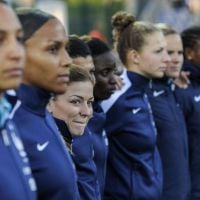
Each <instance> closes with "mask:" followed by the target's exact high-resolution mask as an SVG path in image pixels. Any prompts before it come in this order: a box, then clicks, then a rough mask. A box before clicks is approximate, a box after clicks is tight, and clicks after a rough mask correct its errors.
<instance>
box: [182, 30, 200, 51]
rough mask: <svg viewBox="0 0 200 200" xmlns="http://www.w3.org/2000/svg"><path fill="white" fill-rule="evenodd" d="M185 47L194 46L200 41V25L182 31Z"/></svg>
mask: <svg viewBox="0 0 200 200" xmlns="http://www.w3.org/2000/svg"><path fill="white" fill-rule="evenodd" d="M181 38H182V41H183V48H184V49H185V48H194V46H195V44H196V42H197V41H200V26H192V27H190V28H187V29H185V30H184V31H183V32H182V33H181Z"/></svg>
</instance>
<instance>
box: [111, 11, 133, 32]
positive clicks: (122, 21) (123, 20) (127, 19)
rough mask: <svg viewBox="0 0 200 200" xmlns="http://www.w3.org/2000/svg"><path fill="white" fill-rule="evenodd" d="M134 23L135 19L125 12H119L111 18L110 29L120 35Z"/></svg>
mask: <svg viewBox="0 0 200 200" xmlns="http://www.w3.org/2000/svg"><path fill="white" fill-rule="evenodd" d="M134 22H135V17H134V16H133V15H132V14H130V13H127V12H124V11H119V12H117V13H115V14H114V15H113V16H112V19H111V24H112V27H113V28H114V29H115V30H116V31H118V32H119V33H121V32H122V31H123V30H124V29H125V28H126V27H128V26H129V25H130V24H133V23H134Z"/></svg>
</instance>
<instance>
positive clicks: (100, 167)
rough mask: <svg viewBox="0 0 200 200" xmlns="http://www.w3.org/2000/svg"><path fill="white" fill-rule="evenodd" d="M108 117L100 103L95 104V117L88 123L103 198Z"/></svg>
mask: <svg viewBox="0 0 200 200" xmlns="http://www.w3.org/2000/svg"><path fill="white" fill-rule="evenodd" d="M105 120H106V115H105V113H104V112H103V110H102V108H101V107H100V104H99V102H94V104H93V117H92V118H91V119H90V121H89V123H88V128H89V129H90V131H91V136H92V143H93V148H94V161H95V164H96V167H97V177H98V181H99V185H100V193H101V196H103V192H104V186H105V175H106V163H107V155H108V139H107V136H106V132H105V130H104V126H105Z"/></svg>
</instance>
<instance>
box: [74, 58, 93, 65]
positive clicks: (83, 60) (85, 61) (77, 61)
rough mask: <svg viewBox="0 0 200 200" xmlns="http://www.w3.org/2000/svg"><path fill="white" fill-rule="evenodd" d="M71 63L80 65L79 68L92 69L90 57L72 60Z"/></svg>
mask: <svg viewBox="0 0 200 200" xmlns="http://www.w3.org/2000/svg"><path fill="white" fill-rule="evenodd" d="M73 63H74V64H76V65H80V67H88V68H94V64H93V60H92V57H91V56H87V57H76V58H73Z"/></svg>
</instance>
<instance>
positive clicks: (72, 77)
mask: <svg viewBox="0 0 200 200" xmlns="http://www.w3.org/2000/svg"><path fill="white" fill-rule="evenodd" d="M69 71H70V73H69V84H70V83H73V82H86V81H89V82H91V83H92V85H94V84H95V81H94V78H93V77H92V76H91V74H90V73H89V72H88V71H87V70H85V69H83V68H82V67H79V66H77V65H74V64H72V65H71V66H70V69H69Z"/></svg>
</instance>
